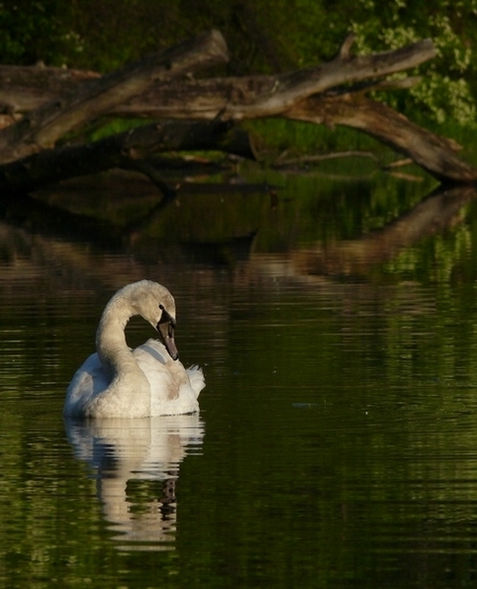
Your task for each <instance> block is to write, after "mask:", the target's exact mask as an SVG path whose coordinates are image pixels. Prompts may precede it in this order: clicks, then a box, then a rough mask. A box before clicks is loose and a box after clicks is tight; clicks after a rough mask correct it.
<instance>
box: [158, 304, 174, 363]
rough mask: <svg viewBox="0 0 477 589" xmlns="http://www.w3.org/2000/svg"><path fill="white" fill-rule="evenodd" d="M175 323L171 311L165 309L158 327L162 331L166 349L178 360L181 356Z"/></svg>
mask: <svg viewBox="0 0 477 589" xmlns="http://www.w3.org/2000/svg"><path fill="white" fill-rule="evenodd" d="M175 323H176V322H175V321H174V319H173V318H172V317H171V316H170V315H169V313H168V312H167V311H166V310H165V309H163V311H162V317H161V320H160V321H159V323H158V324H157V326H156V329H157V331H158V332H159V333H160V335H161V337H162V341H163V342H164V345H165V346H166V350H167V351H168V352H169V356H170V357H171V358H172V359H173V360H177V359H178V358H179V351H178V350H177V347H176V342H175V341H174V326H175Z"/></svg>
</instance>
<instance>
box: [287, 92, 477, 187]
mask: <svg viewBox="0 0 477 589" xmlns="http://www.w3.org/2000/svg"><path fill="white" fill-rule="evenodd" d="M284 116H286V117H287V118H291V119H295V120H300V121H307V122H311V123H323V124H326V125H329V126H333V125H345V126H347V127H352V128H353V129H357V130H359V131H363V132H365V133H367V134H368V135H371V136H372V137H374V138H375V139H378V140H379V141H382V142H383V143H385V144H386V145H389V146H390V147H392V148H393V149H394V150H395V151H398V152H400V153H403V154H404V155H405V156H407V157H410V158H411V159H412V160H413V161H414V162H415V163H416V164H418V165H419V166H421V167H422V168H424V169H425V170H427V171H428V172H429V173H430V174H432V175H433V176H434V177H435V178H437V179H438V180H440V181H441V182H454V183H472V182H475V181H477V170H476V169H475V168H474V167H473V166H471V165H470V164H468V163H467V162H465V161H464V160H462V159H461V158H460V157H459V156H458V155H457V151H459V150H460V146H458V145H457V144H456V143H455V142H453V141H450V140H449V139H446V138H444V137H439V136H438V135H435V134H434V133H431V132H430V131H427V130H426V129H423V128H422V127H419V125H416V124H415V123H412V122H411V121H410V120H409V119H407V118H406V117H405V116H404V115H401V114H400V113H398V112H396V111H395V110H393V109H392V108H390V107H389V106H386V105H385V104H382V103H380V102H376V101H375V100H371V99H369V98H367V97H366V96H363V95H362V94H361V93H358V94H355V95H353V94H349V93H346V94H343V95H341V96H313V97H310V98H308V99H307V100H305V101H302V102H301V103H299V104H296V105H294V106H293V107H292V108H290V109H289V110H288V111H287V112H286V113H284Z"/></svg>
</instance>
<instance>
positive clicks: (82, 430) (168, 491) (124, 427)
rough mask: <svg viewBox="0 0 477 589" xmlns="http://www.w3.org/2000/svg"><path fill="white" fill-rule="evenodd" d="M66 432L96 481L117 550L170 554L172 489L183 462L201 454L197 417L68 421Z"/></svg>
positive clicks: (200, 428) (201, 433)
mask: <svg viewBox="0 0 477 589" xmlns="http://www.w3.org/2000/svg"><path fill="white" fill-rule="evenodd" d="M66 430H67V435H68V439H69V441H70V443H71V445H72V446H73V448H74V450H75V455H76V456H77V458H79V459H81V460H83V461H84V462H86V463H87V464H88V465H89V466H90V467H91V468H92V470H93V472H94V475H95V477H96V478H97V488H98V496H99V499H100V501H101V503H102V505H103V513H104V517H105V519H106V520H107V521H108V522H110V524H111V529H112V530H114V531H115V532H117V533H118V534H117V535H116V536H115V537H114V539H115V540H117V541H118V542H120V543H121V544H120V545H118V548H120V549H127V550H173V549H174V544H173V542H174V540H175V530H176V521H177V513H176V509H177V503H176V496H175V484H176V481H177V479H178V477H179V466H180V463H181V462H182V460H183V459H184V458H185V456H187V455H188V454H193V453H198V452H200V451H201V448H202V441H203V437H204V427H203V423H202V422H201V420H200V419H199V415H198V414H197V413H195V414H193V415H175V416H164V417H150V418H144V419H121V418H118V419H96V420H92V421H81V422H80V421H74V420H67V421H66Z"/></svg>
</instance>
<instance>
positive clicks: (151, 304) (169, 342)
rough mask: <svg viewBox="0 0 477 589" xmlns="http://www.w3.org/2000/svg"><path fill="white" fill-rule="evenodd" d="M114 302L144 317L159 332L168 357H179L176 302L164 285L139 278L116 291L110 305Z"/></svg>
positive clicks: (131, 313)
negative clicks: (176, 339) (176, 340)
mask: <svg viewBox="0 0 477 589" xmlns="http://www.w3.org/2000/svg"><path fill="white" fill-rule="evenodd" d="M114 303H119V304H126V305H127V307H128V311H129V316H133V315H141V316H142V317H144V319H145V320H146V321H148V322H149V323H150V324H151V325H152V326H153V327H154V329H156V330H157V331H158V332H159V335H160V337H161V339H162V343H163V344H164V345H165V346H166V349H167V351H168V352H169V355H170V357H171V358H172V359H173V360H177V359H178V358H179V352H178V351H177V347H176V344H175V341H174V329H175V326H176V304H175V301H174V297H173V296H172V295H171V293H170V292H169V291H168V290H167V288H166V287H165V286H162V285H161V284H158V283H157V282H153V281H152V280H140V281H139V282H134V283H133V284H129V285H128V286H125V287H124V288H123V289H121V290H120V291H119V292H117V293H116V294H115V295H114V297H113V298H112V299H111V301H110V305H111V304H113V305H114ZM108 306H109V305H108ZM114 306H115V305H114Z"/></svg>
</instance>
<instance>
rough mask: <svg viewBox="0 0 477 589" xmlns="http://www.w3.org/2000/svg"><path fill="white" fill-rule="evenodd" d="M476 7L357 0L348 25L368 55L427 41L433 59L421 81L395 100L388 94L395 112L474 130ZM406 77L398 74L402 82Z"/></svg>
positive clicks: (471, 3) (467, 0)
mask: <svg viewBox="0 0 477 589" xmlns="http://www.w3.org/2000/svg"><path fill="white" fill-rule="evenodd" d="M476 24H477V2H475V0H460V1H457V2H450V1H449V0H435V1H433V2H425V3H424V2H417V3H416V2H414V3H411V2H410V1H409V0H392V1H390V2H387V3H385V4H382V3H378V2H376V1H375V0H358V2H357V3H356V11H355V14H354V16H353V19H352V22H351V29H352V31H354V32H355V33H356V34H357V48H358V50H359V51H360V52H364V53H371V52H373V51H382V50H389V49H397V48H398V47H402V46H404V45H407V44H409V43H413V42H415V41H418V40H419V39H423V38H427V37H430V38H431V39H432V40H433V42H434V45H435V47H436V50H437V57H436V59H434V60H433V61H432V62H429V63H426V64H424V65H423V66H422V67H421V68H420V71H421V72H422V73H423V74H424V76H423V79H422V82H421V83H420V84H419V85H417V86H415V87H414V88H411V90H409V91H406V92H405V93H402V94H400V95H399V96H394V97H393V96H390V95H387V97H386V100H388V101H389V102H390V103H391V104H392V105H393V106H394V107H396V108H398V109H400V110H404V111H408V112H409V111H413V112H415V111H418V112H419V111H421V116H422V114H423V112H424V114H427V115H428V117H429V118H431V119H432V120H434V121H436V122H438V123H440V124H442V123H444V122H446V121H448V120H452V119H453V120H455V121H457V122H459V123H461V124H463V125H471V126H474V125H475V124H476V123H475V120H476V104H475V85H474V86H473V84H472V82H471V80H473V79H474V78H475V73H476V72H475V66H474V65H473V62H475V57H474V55H473V51H472V47H473V46H474V45H475V41H476V33H475V31H476V27H475V25H476ZM405 75H407V73H403V74H401V77H404V76H405Z"/></svg>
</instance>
